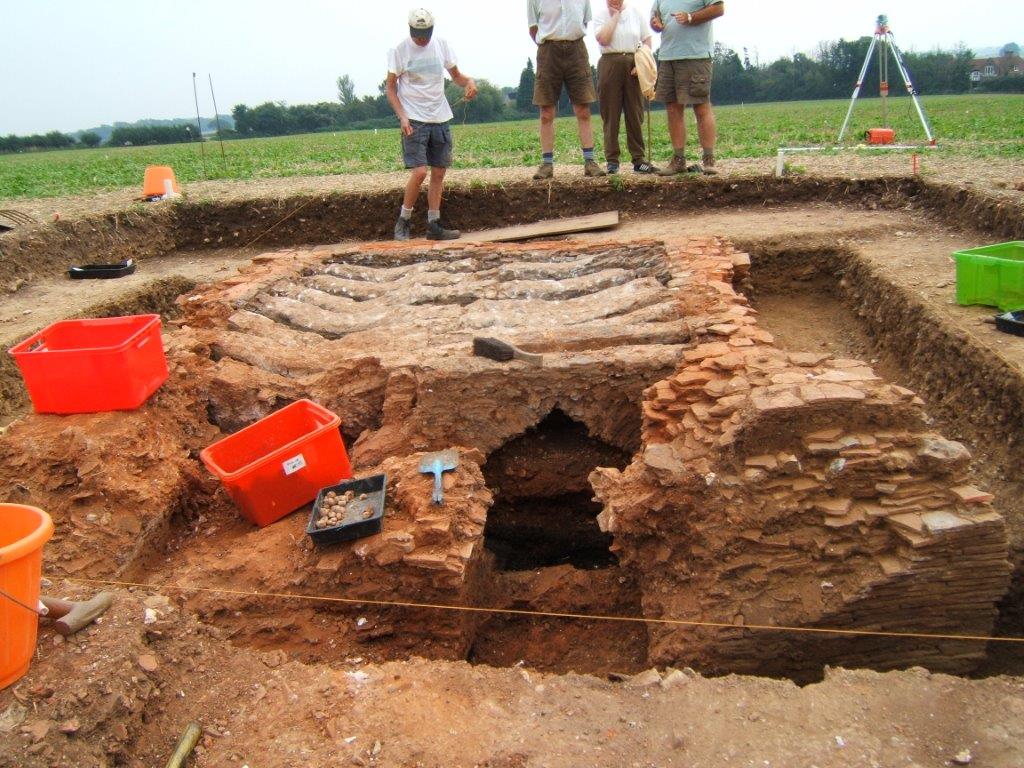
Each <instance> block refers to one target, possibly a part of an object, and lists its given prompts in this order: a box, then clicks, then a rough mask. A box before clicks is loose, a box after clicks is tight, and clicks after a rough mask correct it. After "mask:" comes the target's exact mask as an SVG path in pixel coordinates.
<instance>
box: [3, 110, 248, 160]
mask: <svg viewBox="0 0 1024 768" xmlns="http://www.w3.org/2000/svg"><path fill="white" fill-rule="evenodd" d="M220 119H221V121H222V123H224V124H225V125H228V126H230V125H231V124H232V123H231V118H230V116H228V115H221V116H220ZM214 124H215V121H214V118H206V117H204V118H203V127H204V130H209V129H210V127H212V126H213V125H214ZM198 134H199V131H198V130H197V128H196V122H195V120H191V121H190V120H184V119H177V120H139V121H137V122H135V123H115V124H114V125H113V126H110V125H106V126H100V127H99V128H95V129H90V130H87V131H81V132H79V133H77V134H69V133H61V132H60V131H50V132H49V133H45V134H33V135H31V136H15V135H13V134H12V135H9V136H0V154H4V153H11V152H36V151H42V150H48V149H74V148H91V147H98V146H100V145H101V144H106V145H107V146H110V147H124V146H141V145H146V144H177V143H180V142H187V141H195V140H196V139H197V138H198Z"/></svg>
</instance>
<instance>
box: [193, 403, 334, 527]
mask: <svg viewBox="0 0 1024 768" xmlns="http://www.w3.org/2000/svg"><path fill="white" fill-rule="evenodd" d="M340 425H341V419H339V418H338V417H337V416H336V415H334V414H333V413H331V412H330V411H328V410H327V409H326V408H323V407H321V406H319V405H317V404H316V403H313V402H311V401H309V400H299V401H298V402H295V403H292V404H291V405H289V406H287V407H285V408H282V409H281V410H280V411H277V412H276V413H272V414H270V415H269V416H267V417H266V418H265V419H262V420H261V421H258V422H256V423H255V424H252V425H251V426H248V427H246V428H245V429H243V430H241V431H240V432H236V433H235V434H233V435H231V436H230V437H226V438H224V439H223V440H221V441H220V442H217V443H214V444H213V445H211V446H210V447H209V448H207V449H206V450H204V451H203V452H202V453H201V454H200V456H201V458H202V460H203V463H204V464H205V465H206V468H207V469H209V470H210V472H212V473H213V474H214V475H216V476H217V477H218V478H219V479H220V481H221V483H223V485H224V488H225V490H227V492H228V494H229V495H230V496H231V499H232V500H233V501H234V502H235V504H236V505H237V506H238V509H239V511H240V512H241V513H242V516H243V517H245V519H246V520H249V521H250V522H252V523H255V524H256V525H258V526H260V527H261V528H262V527H264V526H267V525H270V524H271V523H276V522H277V521H278V520H280V519H281V518H282V517H286V516H287V515H289V514H291V513H292V512H294V511H295V510H296V509H298V508H299V507H301V506H303V505H305V504H308V503H309V502H311V501H313V499H315V498H316V495H317V493H319V492H320V489H321V488H327V487H328V486H331V485H337V484H338V483H340V482H341V481H342V480H348V479H349V478H351V477H352V468H351V467H350V466H349V461H348V454H347V453H346V452H345V443H344V442H343V441H342V439H341V432H340V430H339V427H340Z"/></svg>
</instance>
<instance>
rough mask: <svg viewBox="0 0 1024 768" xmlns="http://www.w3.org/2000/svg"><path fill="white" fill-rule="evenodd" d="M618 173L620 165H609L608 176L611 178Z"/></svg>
mask: <svg viewBox="0 0 1024 768" xmlns="http://www.w3.org/2000/svg"><path fill="white" fill-rule="evenodd" d="M618 172H619V164H618V163H608V175H609V176H614V175H615V174H617V173H618Z"/></svg>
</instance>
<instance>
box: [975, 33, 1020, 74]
mask: <svg viewBox="0 0 1024 768" xmlns="http://www.w3.org/2000/svg"><path fill="white" fill-rule="evenodd" d="M1020 53H1021V51H1020V46H1019V45H1017V44H1016V43H1007V44H1006V45H1004V46H1003V47H1002V49H1001V50H1000V51H999V55H998V56H995V57H992V58H985V59H975V60H974V61H972V62H971V82H972V83H980V82H982V81H983V80H987V79H989V78H991V77H1007V76H1010V77H1013V76H1017V77H1019V76H1021V75H1024V59H1022V58H1021V55H1020Z"/></svg>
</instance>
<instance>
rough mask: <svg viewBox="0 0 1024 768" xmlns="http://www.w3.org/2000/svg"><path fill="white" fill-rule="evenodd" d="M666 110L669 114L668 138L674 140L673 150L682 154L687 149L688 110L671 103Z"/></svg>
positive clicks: (680, 105) (666, 106)
mask: <svg viewBox="0 0 1024 768" xmlns="http://www.w3.org/2000/svg"><path fill="white" fill-rule="evenodd" d="M665 110H666V111H667V112H668V136H669V138H670V139H671V140H672V149H674V150H675V151H676V154H681V153H682V152H683V151H684V150H685V149H686V108H685V107H684V106H683V105H682V104H677V103H674V102H669V103H668V104H666V105H665Z"/></svg>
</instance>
